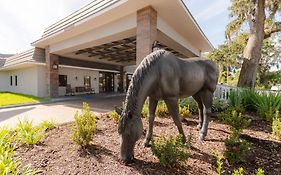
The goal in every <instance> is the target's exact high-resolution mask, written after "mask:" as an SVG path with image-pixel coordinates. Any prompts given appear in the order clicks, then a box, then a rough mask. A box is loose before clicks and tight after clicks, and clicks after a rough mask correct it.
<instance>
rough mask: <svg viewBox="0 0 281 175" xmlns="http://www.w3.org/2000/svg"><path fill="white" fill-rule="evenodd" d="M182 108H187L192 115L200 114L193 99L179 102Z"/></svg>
mask: <svg viewBox="0 0 281 175" xmlns="http://www.w3.org/2000/svg"><path fill="white" fill-rule="evenodd" d="M179 106H180V107H187V108H188V109H189V111H190V112H191V113H192V114H198V106H197V103H196V101H195V100H194V99H193V98H184V99H181V100H180V101H179Z"/></svg>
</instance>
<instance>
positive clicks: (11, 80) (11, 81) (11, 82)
mask: <svg viewBox="0 0 281 175" xmlns="http://www.w3.org/2000/svg"><path fill="white" fill-rule="evenodd" d="M10 85H11V86H13V76H10Z"/></svg>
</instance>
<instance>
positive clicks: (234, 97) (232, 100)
mask: <svg viewBox="0 0 281 175" xmlns="http://www.w3.org/2000/svg"><path fill="white" fill-rule="evenodd" d="M242 102H243V97H242V94H241V93H240V92H239V91H238V90H231V91H230V92H229V94H228V103H229V106H230V107H231V108H234V109H235V110H236V111H238V112H239V113H244V112H245V108H244V106H243V103H242Z"/></svg>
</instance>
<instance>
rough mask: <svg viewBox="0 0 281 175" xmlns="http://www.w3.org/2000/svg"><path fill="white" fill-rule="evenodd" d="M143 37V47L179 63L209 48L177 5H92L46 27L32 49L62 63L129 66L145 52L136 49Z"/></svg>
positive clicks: (103, 0) (129, 1)
mask: <svg viewBox="0 0 281 175" xmlns="http://www.w3.org/2000/svg"><path fill="white" fill-rule="evenodd" d="M147 7H149V8H150V9H152V10H151V11H149V10H143V9H145V8H147ZM143 21H146V22H144V23H143ZM142 28H144V29H142ZM153 28H155V29H153ZM142 30H146V31H143V32H142ZM155 31H156V32H155ZM140 32H142V33H141V34H140ZM147 32H148V33H147ZM143 34H144V35H143ZM146 35H147V36H146ZM147 37H150V38H149V42H148V45H149V46H148V47H151V42H153V40H157V41H159V42H160V43H161V46H162V47H163V48H165V49H167V50H170V51H172V52H173V53H175V54H176V55H177V56H179V57H186V58H188V57H194V56H200V55H201V52H205V51H210V50H212V48H213V47H212V45H211V43H210V42H209V40H208V39H207V38H206V36H205V35H204V33H203V32H202V30H201V29H200V27H199V26H198V25H197V23H196V22H195V20H194V19H193V17H192V15H191V14H190V12H189V11H188V9H187V7H186V6H185V4H184V3H183V2H182V1H181V0H175V1H171V0H142V1H140V0H95V1H93V2H91V3H90V4H88V5H86V6H84V7H83V8H81V9H79V10H78V11H76V12H74V13H72V14H71V15H69V16H67V17H65V18H64V19H62V20H60V21H58V22H57V23H55V24H53V25H51V26H50V27H48V28H47V29H46V30H45V31H44V34H43V35H42V37H41V38H40V39H39V40H37V41H35V42H33V43H32V45H33V46H35V47H39V48H47V47H49V52H50V53H51V54H56V55H58V56H61V57H64V58H72V59H78V60H84V61H94V62H99V63H105V64H113V65H119V66H128V65H136V64H138V63H139V62H140V61H137V59H140V60H141V59H143V57H144V55H146V54H141V56H140V55H138V54H137V52H138V50H140V49H141V50H142V51H143V50H146V49H145V48H143V46H141V45H142V44H139V45H140V47H139V49H138V47H137V46H138V43H141V42H142V41H141V40H146V39H147ZM145 42H146V41H145ZM138 57H141V58H138Z"/></svg>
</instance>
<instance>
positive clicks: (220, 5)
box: [194, 0, 231, 21]
mask: <svg viewBox="0 0 281 175" xmlns="http://www.w3.org/2000/svg"><path fill="white" fill-rule="evenodd" d="M230 3H231V2H230V0H215V1H214V0H213V3H212V4H211V5H210V6H208V7H207V8H205V9H203V10H202V11H200V12H199V13H197V14H195V15H194V16H195V18H196V19H197V20H201V21H207V20H209V19H211V18H214V17H216V16H218V15H220V14H222V13H223V12H225V11H226V10H227V9H228V7H229V5H230Z"/></svg>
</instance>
